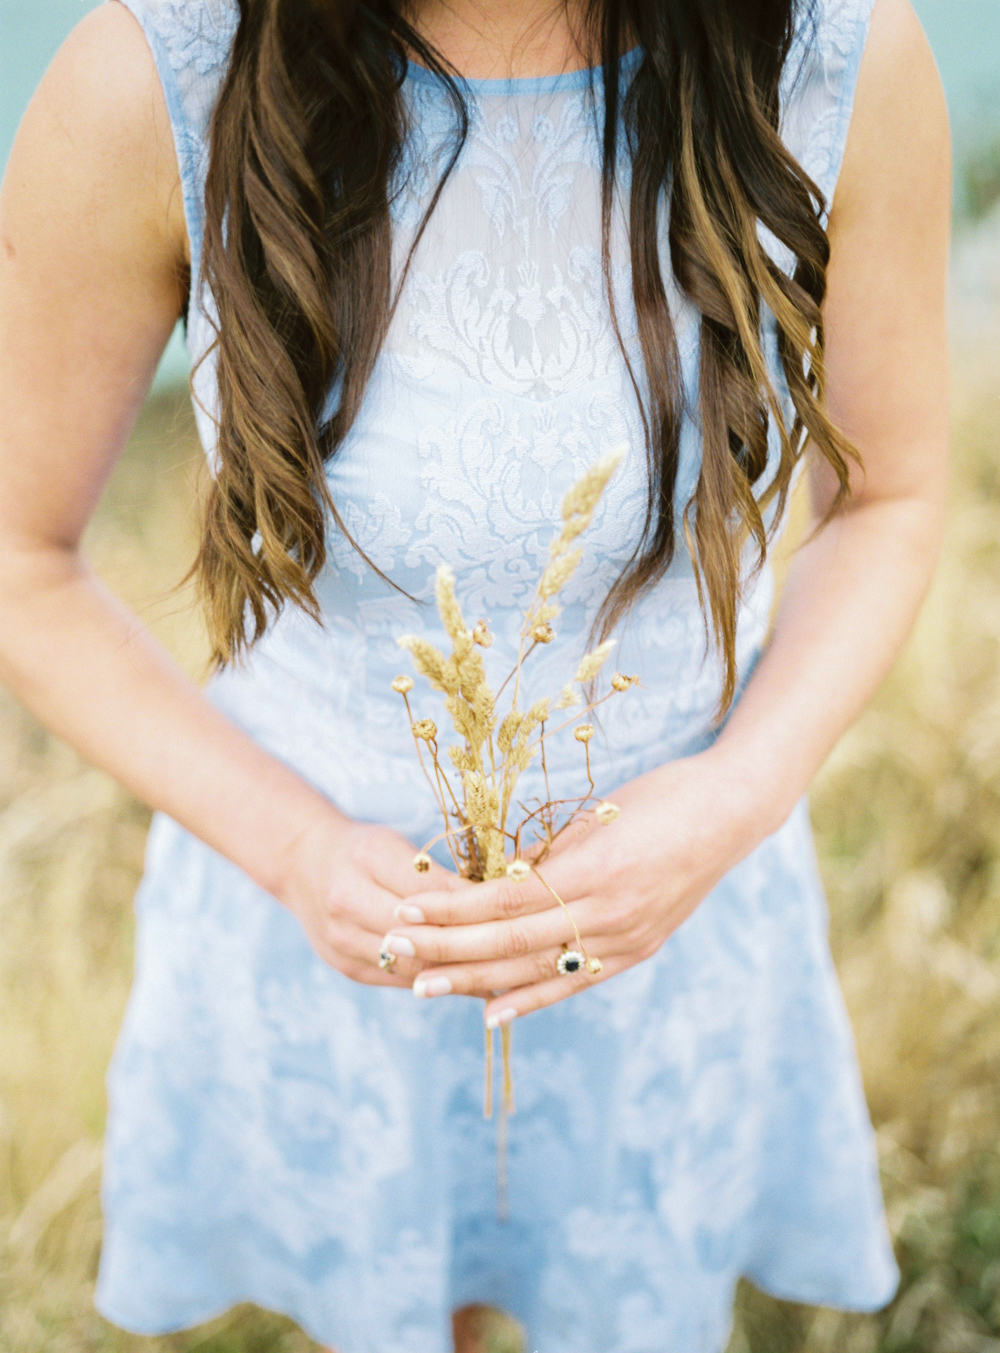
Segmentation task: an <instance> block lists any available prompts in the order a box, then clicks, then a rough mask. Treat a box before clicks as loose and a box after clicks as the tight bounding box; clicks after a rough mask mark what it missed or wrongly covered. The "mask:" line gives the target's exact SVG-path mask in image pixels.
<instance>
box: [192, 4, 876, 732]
mask: <svg viewBox="0 0 1000 1353" xmlns="http://www.w3.org/2000/svg"><path fill="white" fill-rule="evenodd" d="M239 5H240V20H239V26H238V29H237V32H236V36H235V41H234V46H233V50H232V57H231V62H230V65H229V67H228V71H227V74H226V77H225V80H224V83H223V85H222V89H221V92H220V96H219V99H218V103H217V105H216V109H215V113H214V117H213V121H212V127H211V152H210V163H209V169H208V180H207V191H206V221H205V233H204V252H203V259H202V263H203V277H204V280H205V282H206V283H207V285H208V287H209V288H210V291H211V293H212V296H213V298H214V301H215V305H216V307H217V311H218V333H217V342H216V345H215V347H216V352H217V360H218V383H219V429H218V431H219V463H218V473H217V475H216V477H215V479H214V481H213V482H212V484H211V487H210V489H209V496H208V501H207V509H206V519H205V525H204V531H203V536H202V540H201V546H200V550H199V553H198V557H197V560H196V563H195V566H194V570H193V571H194V573H195V575H196V577H197V579H198V582H199V586H200V590H201V593H202V596H203V599H204V601H205V607H206V614H207V618H208V625H209V630H210V635H211V639H212V645H213V649H214V656H215V661H216V662H217V663H218V664H220V665H221V664H225V663H227V662H229V661H231V660H232V659H234V658H235V657H237V656H238V655H239V654H240V653H241V652H242V651H244V650H245V649H246V648H247V647H248V646H249V645H251V644H252V643H254V642H255V640H256V639H257V638H258V637H259V636H260V635H261V634H262V633H263V632H264V630H265V628H266V626H267V625H268V623H269V621H270V620H271V619H272V618H273V616H274V614H276V613H277V611H278V610H280V608H281V607H282V606H283V605H284V604H285V602H289V601H290V602H292V603H294V604H297V605H299V606H301V607H303V608H305V610H306V611H308V612H309V613H310V614H312V615H313V616H314V617H316V618H317V619H319V607H318V603H317V600H316V595H315V592H314V586H313V585H314V582H315V579H316V577H317V574H318V573H319V571H320V569H322V567H323V565H324V562H325V559H326V530H327V527H328V524H329V518H330V517H331V516H332V518H333V519H334V521H335V522H337V524H338V525H339V526H340V528H341V529H344V528H343V523H342V522H341V521H340V517H339V514H338V512H337V505H336V503H334V502H333V501H332V499H331V496H330V489H329V485H328V481H327V477H326V466H327V464H328V463H329V461H330V460H331V458H332V457H333V456H334V455H336V453H337V449H338V447H339V446H340V445H341V443H342V442H343V440H344V437H345V436H346V434H347V432H348V431H349V429H350V427H351V425H352V423H353V421H354V419H355V417H356V416H357V413H358V409H359V407H360V405H361V402H362V399H363V397H364V393H365V389H366V386H367V384H368V381H369V377H370V375H371V372H372V368H373V365H374V363H375V360H376V358H377V356H378V352H379V349H380V346H381V344H382V342H383V340H384V337H385V334H386V330H387V327H388V324H389V320H390V317H391V313H392V308H393V286H394V283H393V278H392V275H391V224H390V208H391V200H392V192H393V184H394V176H395V174H396V170H397V169H398V167H399V165H400V156H401V148H402V145H403V141H404V138H405V136H406V134H407V124H406V108H405V101H404V98H403V95H402V80H403V76H404V74H405V70H406V63H407V59H408V56H409V57H414V58H416V59H417V60H418V61H419V62H420V63H421V64H422V65H424V66H427V67H429V68H430V69H431V70H432V71H434V72H435V74H436V75H437V76H438V77H439V78H440V80H441V81H442V84H443V86H444V88H445V90H446V91H447V92H448V94H449V96H450V98H451V100H452V102H453V105H454V109H455V128H456V130H455V140H454V148H453V152H452V155H451V159H450V161H449V163H448V165H447V166H446V167H445V171H444V173H443V175H442V177H441V179H440V181H439V183H438V185H437V192H436V193H435V195H434V196H433V198H432V200H431V203H430V206H429V208H428V211H427V214H426V215H425V218H424V220H425V222H426V219H427V216H429V215H430V213H431V212H432V211H433V210H434V206H435V205H436V202H437V199H438V196H439V195H440V191H441V188H442V187H443V184H444V182H445V181H446V179H447V176H448V173H449V172H450V170H451V167H452V166H453V165H454V163H455V160H456V159H457V157H458V154H459V153H460V150H461V146H462V143H463V141H464V139H465V136H466V132H467V125H468V122H467V117H466V113H465V107H464V103H463V97H462V89H461V82H460V80H458V79H457V78H456V77H455V73H454V72H452V71H449V70H448V69H447V68H446V67H445V64H444V63H443V61H442V60H441V59H440V58H439V57H438V55H437V54H436V53H435V52H434V51H433V50H431V48H430V47H429V46H428V44H427V43H426V42H425V41H424V40H423V39H422V38H421V36H420V33H419V31H417V29H416V28H415V27H414V26H413V24H412V23H411V21H410V18H409V17H408V10H407V7H406V6H405V5H404V4H402V3H400V0H239ZM795 10H796V4H795V0H589V3H588V6H587V8H586V13H585V23H584V31H585V32H586V34H587V35H588V42H589V45H590V48H591V50H593V52H594V54H595V56H599V65H600V67H601V73H602V76H603V81H604V91H605V97H604V99H603V101H601V104H600V106H601V107H602V108H603V112H602V114H601V117H602V118H603V177H602V182H603V191H602V199H603V200H602V206H603V222H604V231H603V254H604V271H605V287H606V291H607V294H608V300H609V303H610V304H612V313H613V300H612V295H611V286H610V258H609V254H610V249H609V240H610V227H611V217H612V207H613V204H614V202H615V200H616V195H617V192H618V183H619V181H620V179H621V174H620V165H619V160H620V159H621V157H622V155H623V154H627V156H628V158H629V160H630V173H629V175H628V184H629V188H628V223H629V241H630V254H631V278H632V294H633V299H634V305H635V312H636V315H637V318H638V333H639V339H640V343H641V351H642V357H643V362H644V368H645V369H644V376H645V380H644V382H640V381H639V380H638V379H635V377H633V384H634V388H635V392H636V397H637V399H639V401H640V407H641V408H642V412H643V418H644V422H645V429H646V443H647V456H648V468H649V499H648V507H647V512H646V522H645V529H644V531H643V533H642V537H641V539H640V541H639V543H638V545H637V548H636V550H635V553H634V554H633V556H632V558H631V559H630V561H629V562H628V564H627V566H626V567H625V568H624V570H623V572H622V573H621V575H620V576H619V577H618V579H617V581H616V582H615V584H614V586H613V587H612V588H611V590H610V592H609V594H608V596H607V598H606V600H605V602H604V605H603V607H602V610H601V613H600V616H599V618H598V628H599V629H600V630H601V632H602V633H607V631H608V630H609V629H610V628H611V627H612V626H613V625H614V624H615V623H616V622H617V621H618V620H619V619H620V618H621V617H622V615H623V614H624V613H625V612H626V611H627V609H628V608H629V606H630V605H631V604H632V603H633V602H634V601H635V599H636V598H637V597H638V596H640V595H641V594H642V593H643V592H644V591H645V590H646V589H648V588H650V587H651V586H653V585H654V584H655V583H656V581H657V580H658V579H659V578H661V577H662V575H663V573H664V571H665V570H666V569H667V567H668V566H669V564H670V562H671V559H672V558H673V556H674V551H675V549H676V545H677V540H676V537H677V530H678V524H680V527H681V529H682V530H683V532H684V534H685V536H686V543H687V546H688V548H689V549H690V552H691V555H692V558H693V561H694V565H695V575H696V577H697V580H698V587H699V592H700V595H701V600H702V606H703V609H704V611H705V614H706V623H707V626H708V629H709V632H710V633H711V635H712V636H713V638H714V641H715V644H716V646H717V649H718V651H719V653H720V654H721V657H722V662H723V667H724V682H723V692H722V707H723V708H725V707H726V706H727V705H728V704H729V703H730V702H731V700H732V697H733V693H734V690H735V686H736V681H737V671H736V657H735V646H736V617H737V610H738V604H739V597H740V589H741V585H742V584H743V574H744V570H745V559H746V552H747V547H748V545H749V547H750V549H751V557H754V556H755V557H756V559H757V561H758V563H759V561H760V560H762V559H763V557H764V553H765V550H766V547H767V527H766V514H767V510H768V508H769V506H770V507H774V506H777V507H778V508H779V509H780V507H781V506H782V505H783V503H784V500H785V498H786V495H787V493H788V490H789V485H790V482H791V477H792V472H793V469H794V466H795V463H796V461H797V460H798V459H799V457H800V456H801V455H802V452H803V449H804V446H805V444H806V443H807V442H811V444H812V446H813V447H814V448H815V450H816V451H817V452H818V453H819V454H820V455H821V456H822V457H823V458H824V459H825V460H826V461H827V462H828V464H829V465H830V466H831V467H832V469H833V471H834V473H835V475H836V478H837V480H838V482H839V485H840V492H839V495H838V498H837V502H836V503H835V504H834V508H836V506H838V505H839V503H840V501H841V499H842V498H843V497H844V495H845V494H846V493H847V489H848V463H849V460H850V459H851V458H852V457H853V456H854V454H855V453H854V452H853V450H852V448H851V447H850V445H849V444H848V443H847V442H846V441H845V439H844V438H843V436H842V435H841V434H840V433H839V432H838V430H837V429H836V428H835V427H834V425H833V424H832V422H831V420H830V418H829V417H828V415H827V414H826V412H825V410H824V401H823V327H822V321H821V315H820V306H821V304H822V301H823V296H824V291H825V285H826V283H825V277H826V267H827V262H828V258H829V245H828V241H827V236H826V233H825V231H824V228H823V224H822V219H823V212H824V209H825V205H826V204H825V203H824V201H823V199H822V195H821V193H820V191H819V189H818V188H817V186H816V185H815V184H814V183H813V182H811V181H810V179H809V178H808V177H807V175H806V174H805V173H804V171H803V169H802V168H801V166H800V165H799V164H798V163H797V162H796V161H795V159H794V158H793V157H792V156H791V155H790V153H789V152H788V150H787V149H786V148H785V146H784V145H783V143H782V141H781V139H780V136H779V132H778V124H779V111H780V110H779V83H780V79H781V75H782V71H783V68H784V65H785V63H786V60H787V58H788V54H789V50H790V46H791V43H792V36H793V32H794V26H795V23H796V21H797V18H798V16H797V14H796V12H795ZM634 46H638V47H639V48H640V49H641V58H640V60H639V62H638V65H637V66H636V67H635V69H634V72H633V73H630V75H629V77H628V79H627V81H625V82H622V81H621V80H620V66H619V62H620V57H621V55H622V53H623V51H624V50H627V49H628V48H631V47H634ZM665 192H669V204H670V205H669V235H668V238H669V255H670V265H671V268H672V270H673V274H674V277H675V279H676V282H677V284H678V286H679V287H680V288H681V290H682V291H683V292H684V293H685V295H686V296H687V297H688V298H689V299H690V300H691V301H692V302H693V303H694V305H695V306H696V307H697V309H698V311H699V312H700V314H701V340H700V390H699V416H700V429H701V438H702V447H703V450H702V458H701V468H700V474H699V479H698V483H697V488H696V491H695V494H694V497H693V499H692V501H691V502H690V503H689V504H688V505H687V508H686V510H685V511H684V512H683V514H682V517H681V521H680V523H678V522H677V521H676V520H675V511H674V490H675V481H676V477H677V468H678V445H679V430H680V425H681V419H682V413H683V398H682V391H681V383H680V370H679V360H678V354H677V345H676V340H675V334H674V326H673V323H672V321H671V314H670V307H669V304H668V300H667V292H666V288H665V285H664V278H663V272H662V265H661V237H662V223H663V202H664V194H665ZM761 226H764V227H766V229H767V230H768V231H770V233H771V235H773V236H774V237H775V238H776V239H777V240H778V241H780V243H781V244H782V245H784V246H786V249H787V250H788V251H789V253H790V255H791V257H792V259H793V262H792V264H791V266H790V268H789V269H788V270H787V271H786V270H785V269H783V268H782V267H780V266H779V265H778V263H777V262H775V260H774V259H773V258H772V257H771V255H770V254H769V253H768V251H767V250H766V249H765V248H764V246H763V244H762V242H761V236H760V227H761ZM765 307H766V309H767V310H769V311H770V312H771V314H773V316H774V317H775V320H776V322H777V338H778V352H779V356H780V364H781V368H782V371H783V374H784V380H785V382H786V383H787V388H788V392H789V394H790V396H791V405H792V408H793V410H794V412H793V414H792V416H791V418H790V419H789V418H786V416H785V414H784V412H783V407H782V402H781V399H780V397H779V394H778V392H777V390H776V389H775V386H774V382H773V381H772V379H771V376H770V374H769V371H768V366H767V362H766V360H765V356H764V352H763V347H762V340H761V333H762V321H763V316H764V313H765ZM334 383H336V384H337V386H338V387H339V392H340V397H339V404H338V406H337V409H336V413H335V415H334V417H333V418H332V421H330V422H328V423H326V424H323V425H321V419H320V415H321V411H322V409H323V407H324V404H325V402H326V400H327V397H328V394H329V391H330V389H331V387H332V386H333V385H334ZM640 390H642V391H643V393H642V394H641V395H640ZM769 428H773V429H776V431H777V434H778V439H779V441H780V459H779V461H778V465H777V471H776V473H775V474H774V475H773V476H769V477H768V478H767V482H766V483H765V482H764V472H765V468H766V466H767V460H768V430H769ZM369 562H370V561H369ZM372 567H374V565H372ZM390 581H391V580H390Z"/></svg>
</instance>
